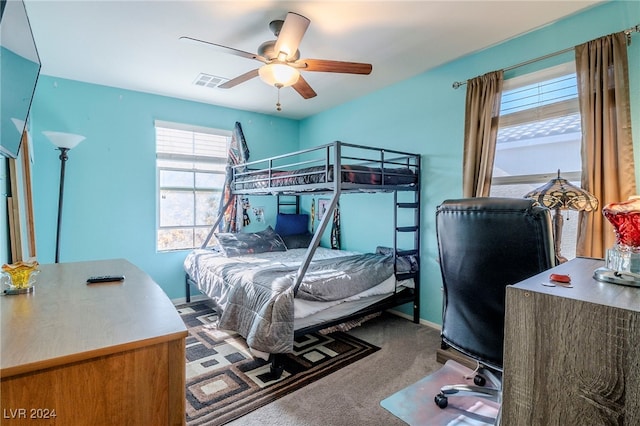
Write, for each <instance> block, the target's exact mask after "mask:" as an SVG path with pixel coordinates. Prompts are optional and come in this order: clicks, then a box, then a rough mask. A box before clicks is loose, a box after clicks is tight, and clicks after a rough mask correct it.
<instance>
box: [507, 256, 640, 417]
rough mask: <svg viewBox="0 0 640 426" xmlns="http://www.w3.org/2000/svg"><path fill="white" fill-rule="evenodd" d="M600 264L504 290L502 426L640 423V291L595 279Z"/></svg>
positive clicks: (582, 262)
mask: <svg viewBox="0 0 640 426" xmlns="http://www.w3.org/2000/svg"><path fill="white" fill-rule="evenodd" d="M602 265H603V262H602V261H601V260H596V259H585V258H578V259H573V260H571V261H569V262H567V263H564V264H562V265H560V266H558V267H556V268H554V269H553V270H552V272H558V273H562V274H569V275H570V276H571V281H572V284H573V286H574V287H573V288H562V287H545V286H543V285H541V284H540V283H541V282H543V281H546V282H548V281H549V279H548V278H549V274H550V272H545V273H542V274H539V275H536V276H534V277H532V278H529V279H527V280H525V281H522V282H521V283H519V284H517V285H514V286H509V287H507V296H506V297H507V298H506V304H507V305H506V317H505V348H504V378H503V386H504V387H503V391H504V394H503V403H502V424H503V425H509V426H512V425H527V426H531V425H540V426H548V425H605V424H625V425H638V424H640V288H635V287H625V286H620V285H616V284H608V283H602V282H599V281H596V280H595V279H593V278H592V276H593V271H594V270H595V269H596V268H598V267H600V266H602Z"/></svg>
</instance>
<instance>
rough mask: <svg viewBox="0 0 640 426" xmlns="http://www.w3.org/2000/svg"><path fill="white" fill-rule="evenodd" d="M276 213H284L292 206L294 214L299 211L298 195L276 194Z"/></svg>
mask: <svg viewBox="0 0 640 426" xmlns="http://www.w3.org/2000/svg"><path fill="white" fill-rule="evenodd" d="M277 198H278V213H285V210H289V209H290V208H291V207H292V206H293V207H295V214H299V213H300V197H299V196H298V195H280V194H278V196H277Z"/></svg>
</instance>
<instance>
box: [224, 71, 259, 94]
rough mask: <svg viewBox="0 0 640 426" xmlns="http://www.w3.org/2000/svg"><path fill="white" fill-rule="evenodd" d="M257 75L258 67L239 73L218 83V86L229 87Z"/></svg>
mask: <svg viewBox="0 0 640 426" xmlns="http://www.w3.org/2000/svg"><path fill="white" fill-rule="evenodd" d="M257 76H258V69H257V68H256V69H255V70H251V71H249V72H246V73H244V74H242V75H239V76H238V77H236V78H233V79H231V80H229V81H227V82H226V83H223V84H221V85H219V86H218V87H219V88H221V89H231V88H232V87H235V86H237V85H238V84H240V83H244V82H245V81H248V80H251V79H252V78H254V77H257Z"/></svg>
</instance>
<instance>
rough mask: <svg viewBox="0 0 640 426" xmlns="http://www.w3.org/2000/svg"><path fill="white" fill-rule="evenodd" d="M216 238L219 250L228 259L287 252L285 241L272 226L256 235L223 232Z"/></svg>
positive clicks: (216, 235)
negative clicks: (247, 255) (253, 254)
mask: <svg viewBox="0 0 640 426" xmlns="http://www.w3.org/2000/svg"><path fill="white" fill-rule="evenodd" d="M215 237H216V239H217V240H218V248H219V249H220V251H221V252H222V253H224V255H225V256H227V257H231V256H240V255H243V254H250V253H265V252H270V251H286V250H287V247H286V246H285V244H284V241H282V238H281V237H280V235H278V234H277V233H276V232H275V231H274V230H273V228H271V226H268V227H267V228H266V229H264V230H262V231H260V232H255V233H244V232H237V233H231V232H221V233H218V234H215Z"/></svg>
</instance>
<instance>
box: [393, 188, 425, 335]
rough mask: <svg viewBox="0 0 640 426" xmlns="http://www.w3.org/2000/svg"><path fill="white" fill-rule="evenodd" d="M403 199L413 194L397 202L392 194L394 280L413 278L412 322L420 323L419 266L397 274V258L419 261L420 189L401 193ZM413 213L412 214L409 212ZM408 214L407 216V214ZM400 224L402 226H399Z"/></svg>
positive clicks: (395, 196)
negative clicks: (400, 223)
mask: <svg viewBox="0 0 640 426" xmlns="http://www.w3.org/2000/svg"><path fill="white" fill-rule="evenodd" d="M401 194H402V195H403V198H404V197H408V196H409V195H410V194H413V195H412V197H411V199H410V200H408V201H407V200H403V201H399V199H398V198H399V192H398V191H395V192H394V205H395V210H394V215H393V222H394V229H395V233H394V241H393V249H394V253H395V259H396V265H395V267H396V278H397V279H398V280H399V281H400V280H406V279H409V278H413V282H414V290H413V291H414V299H413V300H414V301H413V322H415V323H416V324H417V323H419V322H420V270H419V266H418V267H416V269H415V270H413V269H412V270H411V272H402V273H398V272H397V270H398V258H400V257H405V256H407V259H409V256H410V257H411V258H413V259H414V260H415V262H416V263H417V264H418V265H419V259H420V189H419V187H418V188H417V189H416V190H415V191H402V192H401ZM411 211H413V214H411V213H410V212H411ZM407 213H408V214H407ZM399 222H402V225H399ZM400 243H402V244H404V245H406V246H408V247H406V246H403V248H402V249H400V248H398V244H400Z"/></svg>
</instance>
